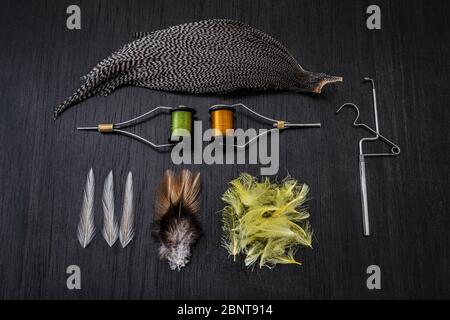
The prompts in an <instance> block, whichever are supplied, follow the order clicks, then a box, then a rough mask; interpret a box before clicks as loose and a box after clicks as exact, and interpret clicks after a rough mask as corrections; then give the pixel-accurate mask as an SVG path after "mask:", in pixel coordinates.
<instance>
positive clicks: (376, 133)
mask: <svg viewBox="0 0 450 320" xmlns="http://www.w3.org/2000/svg"><path fill="white" fill-rule="evenodd" d="M363 82H370V83H371V85H372V99H373V115H374V119H375V130H374V129H372V128H371V127H369V126H368V125H366V124H365V123H358V119H359V109H358V107H357V106H356V105H355V104H354V103H344V104H343V105H342V106H341V107H340V108H339V109H338V110H337V111H336V114H338V113H339V112H340V111H341V110H342V108H344V107H352V108H353V109H354V110H355V111H356V117H355V119H354V120H353V126H354V127H362V128H364V129H366V130H367V131H369V132H370V133H372V134H373V136H372V137H364V138H362V139H361V140H359V178H360V183H361V207H362V221H363V232H364V235H365V236H369V235H370V226H369V209H368V203H367V183H366V161H365V158H367V157H383V156H398V155H399V154H400V147H399V146H398V145H396V144H395V143H394V142H392V141H391V140H389V139H388V138H386V137H385V136H383V135H382V134H380V129H379V124H378V110H377V95H376V91H375V84H374V81H373V79H371V78H368V77H366V78H364V81H363ZM376 140H381V141H383V142H384V143H386V144H388V145H389V146H390V147H391V149H390V152H388V153H364V149H363V143H364V142H369V141H376Z"/></svg>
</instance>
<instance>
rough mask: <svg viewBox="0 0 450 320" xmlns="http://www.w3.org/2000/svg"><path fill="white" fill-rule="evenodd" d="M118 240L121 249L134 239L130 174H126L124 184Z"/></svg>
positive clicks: (131, 179)
mask: <svg viewBox="0 0 450 320" xmlns="http://www.w3.org/2000/svg"><path fill="white" fill-rule="evenodd" d="M119 238H120V243H121V244H122V247H123V248H125V247H126V246H127V245H128V244H129V243H130V242H131V240H133V238H134V199H133V175H132V173H131V172H129V173H128V176H127V182H126V183H125V193H124V196H123V209H122V220H121V221H120V233H119Z"/></svg>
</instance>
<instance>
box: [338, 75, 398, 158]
mask: <svg viewBox="0 0 450 320" xmlns="http://www.w3.org/2000/svg"><path fill="white" fill-rule="evenodd" d="M367 79H369V78H367ZM367 81H372V82H373V80H372V79H369V80H367ZM347 106H348V107H352V108H353V109H354V110H355V112H356V117H355V119H354V120H353V123H352V125H353V126H354V127H363V128H364V129H366V130H367V131H369V132H370V133H372V134H373V135H375V137H366V138H362V139H361V140H359V154H360V155H363V156H365V157H375V156H396V155H399V154H400V147H399V146H398V145H396V144H395V143H394V142H392V141H391V140H389V139H388V138H386V137H385V136H383V135H382V134H380V133H378V132H377V131H375V130H374V129H372V128H371V127H369V126H368V125H367V124H365V123H360V122H358V119H359V116H360V113H359V108H358V107H357V106H356V104H354V103H351V102H347V103H344V104H343V105H341V106H340V107H339V109H337V110H336V114H338V113H339V112H340V111H341V110H342V108H344V107H347ZM378 139H380V140H382V141H383V142H385V143H386V144H388V145H390V146H391V153H366V154H364V152H363V145H362V144H363V142H364V141H375V140H378Z"/></svg>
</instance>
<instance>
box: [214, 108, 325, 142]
mask: <svg viewBox="0 0 450 320" xmlns="http://www.w3.org/2000/svg"><path fill="white" fill-rule="evenodd" d="M220 107H225V108H229V107H231V108H238V107H241V108H244V109H245V110H247V111H248V112H250V113H251V114H253V115H255V116H256V117H258V118H260V119H263V120H265V121H266V122H267V123H269V124H271V125H272V129H270V130H267V131H265V132H263V133H260V134H258V135H257V136H256V137H253V138H252V139H250V140H249V141H247V142H246V143H244V144H243V145H233V146H234V147H237V148H246V147H247V146H248V145H249V144H250V143H252V142H253V141H255V140H257V139H259V138H260V137H262V136H264V135H267V134H269V133H270V132H272V131H274V130H284V129H288V128H320V127H321V126H322V124H321V123H320V122H318V123H291V122H289V121H286V120H276V119H272V118H269V117H266V116H264V115H262V114H260V113H258V112H256V111H254V110H252V109H250V108H249V107H247V106H246V105H244V104H243V103H236V104H216V105H213V106H211V107H210V108H209V109H210V110H211V109H213V108H220Z"/></svg>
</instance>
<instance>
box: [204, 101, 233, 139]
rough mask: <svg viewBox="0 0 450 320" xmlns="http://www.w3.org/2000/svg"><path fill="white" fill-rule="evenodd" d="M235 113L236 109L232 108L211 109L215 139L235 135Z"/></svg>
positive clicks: (217, 107) (216, 107)
mask: <svg viewBox="0 0 450 320" xmlns="http://www.w3.org/2000/svg"><path fill="white" fill-rule="evenodd" d="M235 112H236V109H235V108H234V107H230V106H214V107H211V108H209V113H210V116H211V129H213V133H212V136H213V137H219V136H227V135H228V136H230V135H233V130H234V113H235Z"/></svg>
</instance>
